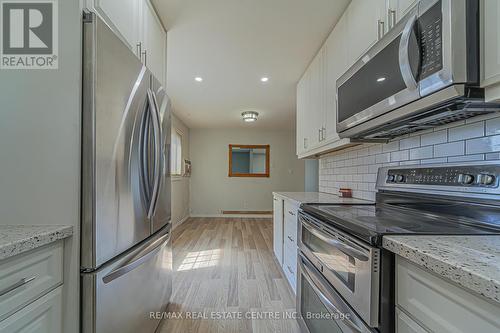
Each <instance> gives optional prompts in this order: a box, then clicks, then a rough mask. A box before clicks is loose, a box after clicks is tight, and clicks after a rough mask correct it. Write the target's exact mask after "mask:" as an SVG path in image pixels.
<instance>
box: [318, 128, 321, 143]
mask: <svg viewBox="0 0 500 333" xmlns="http://www.w3.org/2000/svg"><path fill="white" fill-rule="evenodd" d="M318 141H321V129H318Z"/></svg>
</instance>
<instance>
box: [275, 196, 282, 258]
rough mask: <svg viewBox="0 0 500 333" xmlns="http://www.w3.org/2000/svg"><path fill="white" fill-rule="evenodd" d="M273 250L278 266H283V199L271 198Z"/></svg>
mask: <svg viewBox="0 0 500 333" xmlns="http://www.w3.org/2000/svg"><path fill="white" fill-rule="evenodd" d="M273 250H274V255H275V256H276V259H277V260H278V263H279V264H280V265H283V199H282V198H281V197H278V196H274V197H273Z"/></svg>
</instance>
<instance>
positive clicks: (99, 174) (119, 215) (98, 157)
mask: <svg viewBox="0 0 500 333" xmlns="http://www.w3.org/2000/svg"><path fill="white" fill-rule="evenodd" d="M83 40H84V47H83V116H82V122H83V129H82V131H83V132H82V238H81V241H82V244H81V266H82V269H83V270H92V269H95V268H97V267H99V266H101V265H102V264H103V263H105V262H107V261H108V260H110V259H112V258H114V257H116V256H117V255H119V254H121V253H123V252H124V251H126V250H128V249H129V248H131V247H133V246H134V245H135V244H137V243H139V242H141V241H143V240H144V239H146V238H147V237H149V236H150V235H151V222H150V220H149V219H148V216H147V207H148V202H147V200H148V197H147V194H148V193H149V192H148V190H147V185H148V184H147V183H145V181H144V179H143V178H141V174H142V173H143V172H142V171H143V170H144V164H143V163H141V162H142V160H141V156H140V153H141V149H140V147H142V146H144V145H142V146H141V144H142V143H143V141H144V140H145V139H144V137H145V135H144V132H147V131H148V124H149V122H148V117H149V116H150V115H151V113H152V112H151V107H150V104H151V103H150V102H148V90H149V87H150V73H149V71H148V70H147V69H146V67H144V66H143V65H142V63H141V62H140V61H139V60H138V59H137V58H136V57H135V55H134V54H133V53H132V52H131V51H130V50H129V49H128V47H127V46H126V45H125V44H123V42H122V41H121V40H120V39H119V38H118V37H116V35H115V34H114V33H113V32H112V31H111V30H110V29H109V28H108V26H107V25H106V24H105V23H104V22H103V21H101V20H100V19H99V18H98V17H96V16H95V14H85V17H84V26H83Z"/></svg>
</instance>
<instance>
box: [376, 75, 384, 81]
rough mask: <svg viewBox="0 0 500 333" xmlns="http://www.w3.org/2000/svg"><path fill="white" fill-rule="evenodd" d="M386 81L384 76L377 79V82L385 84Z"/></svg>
mask: <svg viewBox="0 0 500 333" xmlns="http://www.w3.org/2000/svg"><path fill="white" fill-rule="evenodd" d="M384 81H385V77H383V76H382V77H379V78H378V79H377V82H384Z"/></svg>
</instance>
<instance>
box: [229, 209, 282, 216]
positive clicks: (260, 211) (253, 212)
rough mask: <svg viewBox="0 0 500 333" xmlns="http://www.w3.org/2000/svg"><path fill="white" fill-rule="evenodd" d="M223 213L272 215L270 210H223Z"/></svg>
mask: <svg viewBox="0 0 500 333" xmlns="http://www.w3.org/2000/svg"><path fill="white" fill-rule="evenodd" d="M222 214H224V215H272V214H273V211H272V210H223V211H222Z"/></svg>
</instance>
